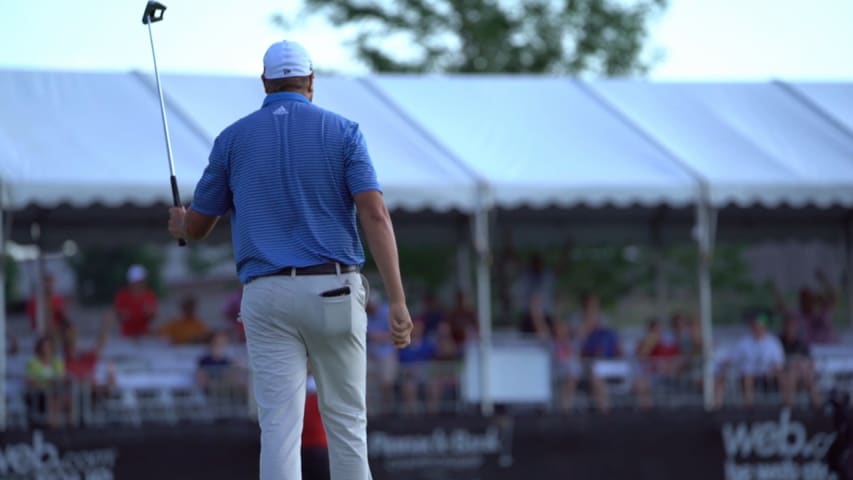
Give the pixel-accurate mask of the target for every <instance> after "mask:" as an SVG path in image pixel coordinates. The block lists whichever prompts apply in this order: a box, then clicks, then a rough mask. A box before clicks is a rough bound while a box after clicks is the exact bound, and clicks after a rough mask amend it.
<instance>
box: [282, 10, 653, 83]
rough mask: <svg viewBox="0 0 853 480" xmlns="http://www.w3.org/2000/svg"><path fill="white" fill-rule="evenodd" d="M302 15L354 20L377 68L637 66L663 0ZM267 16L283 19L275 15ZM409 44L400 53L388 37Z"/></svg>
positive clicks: (628, 70)
mask: <svg viewBox="0 0 853 480" xmlns="http://www.w3.org/2000/svg"><path fill="white" fill-rule="evenodd" d="M305 2H306V5H305V12H304V13H306V14H308V15H314V14H323V13H325V14H327V15H328V17H329V19H330V20H331V22H332V23H333V24H335V25H336V26H351V27H355V30H356V32H357V33H356V34H355V38H354V39H353V40H354V41H353V43H354V47H355V53H356V55H357V56H358V58H359V59H361V60H362V61H364V62H365V63H366V64H367V66H368V67H369V68H371V69H372V70H374V71H377V72H457V73H557V74H566V73H568V74H577V73H581V72H593V73H599V74H604V75H607V76H623V75H629V74H632V73H642V72H644V71H645V70H646V69H647V68H648V65H647V64H646V63H644V62H643V61H642V60H641V58H640V54H641V52H642V48H643V43H644V40H645V39H646V36H647V34H648V31H647V25H648V20H649V18H650V17H651V16H653V15H655V14H656V13H658V12H660V11H662V10H663V8H664V7H665V4H666V0H633V1H616V0H517V1H500V0H396V1H390V0H388V1H383V0H378V1H377V0H305ZM273 20H274V21H275V22H276V23H278V24H279V25H281V26H284V27H286V26H288V24H289V23H290V22H288V21H287V20H286V19H285V18H284V17H283V16H282V15H276V16H274V17H273ZM398 39H403V40H404V41H406V43H407V44H409V45H410V46H411V47H410V48H411V51H410V52H404V54H401V52H400V51H399V49H395V48H394V46H395V45H399V43H394V42H393V40H398ZM389 40H390V42H389Z"/></svg>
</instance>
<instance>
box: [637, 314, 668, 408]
mask: <svg viewBox="0 0 853 480" xmlns="http://www.w3.org/2000/svg"><path fill="white" fill-rule="evenodd" d="M636 355H637V367H638V372H637V373H638V374H637V379H636V382H635V384H634V388H635V389H636V391H637V397H638V403H639V405H640V408H650V407H652V406H653V405H654V402H653V401H652V395H651V389H652V386H653V385H654V384H656V383H658V382H660V381H661V380H665V379H667V378H672V377H673V376H674V375H675V372H676V370H677V367H678V364H677V363H676V361H677V359H678V355H679V348H678V344H677V343H676V342H675V339H674V338H672V337H667V336H666V335H664V332H663V329H662V328H661V326H660V323H659V322H658V321H657V320H650V321H649V323H648V328H647V330H646V333H645V335H643V338H641V339H640V342H639V343H638V344H637V352H636Z"/></svg>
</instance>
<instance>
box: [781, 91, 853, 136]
mask: <svg viewBox="0 0 853 480" xmlns="http://www.w3.org/2000/svg"><path fill="white" fill-rule="evenodd" d="M782 85H783V86H786V87H788V88H789V89H790V90H791V91H792V93H793V94H795V95H796V94H799V95H802V97H804V100H805V101H806V102H809V103H811V104H812V105H813V106H814V107H816V108H817V109H819V110H821V111H822V112H824V113H825V114H826V116H827V117H828V119H829V120H830V121H832V122H838V124H839V125H840V126H841V128H843V129H845V130H846V131H847V132H848V133H850V134H853V87H851V85H850V84H849V83H829V82H802V83H794V84H788V83H785V84H782Z"/></svg>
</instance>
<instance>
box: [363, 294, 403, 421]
mask: <svg viewBox="0 0 853 480" xmlns="http://www.w3.org/2000/svg"><path fill="white" fill-rule="evenodd" d="M366 311H367V361H368V369H367V372H368V380H370V381H371V382H373V383H374V384H376V383H378V386H379V400H380V404H379V407H378V411H379V412H383V411H386V410H387V409H390V408H391V407H392V405H393V404H394V384H395V383H396V381H397V370H398V365H399V363H398V360H397V349H396V347H394V340H393V338H392V336H391V327H390V326H389V324H388V304H387V303H385V302H384V301H383V300H382V297H381V295H380V294H379V292H375V291H373V292H371V293H370V298H369V299H368V301H367V306H366ZM371 387H372V388H371V390H375V385H372V386H371Z"/></svg>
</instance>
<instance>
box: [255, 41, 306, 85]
mask: <svg viewBox="0 0 853 480" xmlns="http://www.w3.org/2000/svg"><path fill="white" fill-rule="evenodd" d="M313 71H314V67H313V65H312V64H311V58H310V57H309V56H308V51H307V50H305V48H303V47H302V45H300V44H298V43H296V42H290V41H287V40H283V41H281V42H276V43H273V44H272V45H270V48H268V49H267V53H265V54H264V77H265V78H268V79H270V80H271V79H274V78H287V77H307V76H308V75H311V73H312V72H313Z"/></svg>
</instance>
